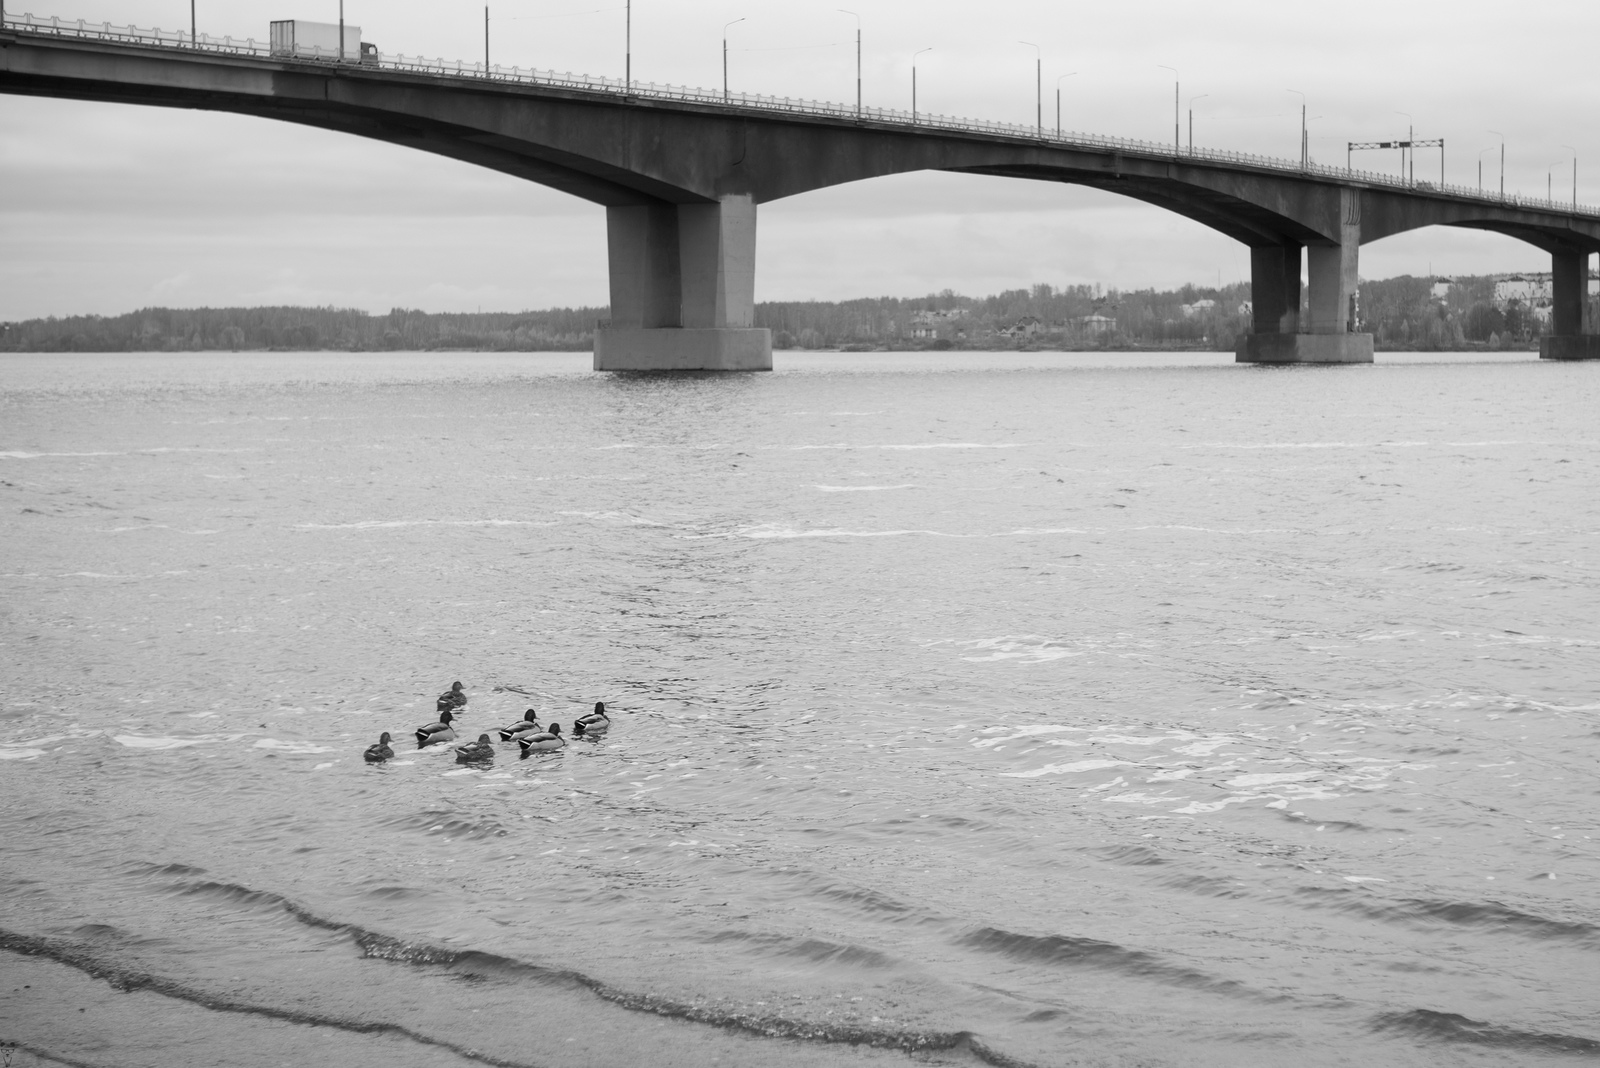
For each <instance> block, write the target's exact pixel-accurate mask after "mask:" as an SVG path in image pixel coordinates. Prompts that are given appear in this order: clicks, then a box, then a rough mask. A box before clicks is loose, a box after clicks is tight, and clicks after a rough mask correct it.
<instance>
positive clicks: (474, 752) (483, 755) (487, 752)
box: [456, 734, 494, 764]
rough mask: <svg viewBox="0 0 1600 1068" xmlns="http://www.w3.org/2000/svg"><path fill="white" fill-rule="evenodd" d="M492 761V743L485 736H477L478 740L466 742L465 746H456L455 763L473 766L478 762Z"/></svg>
mask: <svg viewBox="0 0 1600 1068" xmlns="http://www.w3.org/2000/svg"><path fill="white" fill-rule="evenodd" d="M493 759H494V743H493V742H491V741H490V740H489V736H488V735H487V734H480V735H478V740H477V741H475V742H468V743H467V744H466V745H458V746H456V763H457V764H473V763H476V762H477V761H480V760H493Z"/></svg>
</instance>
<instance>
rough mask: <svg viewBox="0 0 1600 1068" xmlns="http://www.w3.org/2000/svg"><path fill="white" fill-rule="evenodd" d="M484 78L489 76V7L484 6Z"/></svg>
mask: <svg viewBox="0 0 1600 1068" xmlns="http://www.w3.org/2000/svg"><path fill="white" fill-rule="evenodd" d="M483 76H484V77H485V78H487V77H488V76H489V5H488V4H484V5H483Z"/></svg>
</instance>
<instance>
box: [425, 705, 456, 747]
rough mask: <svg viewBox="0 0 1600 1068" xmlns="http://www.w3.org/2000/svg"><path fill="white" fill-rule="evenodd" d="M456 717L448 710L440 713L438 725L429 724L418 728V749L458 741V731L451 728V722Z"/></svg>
mask: <svg viewBox="0 0 1600 1068" xmlns="http://www.w3.org/2000/svg"><path fill="white" fill-rule="evenodd" d="M452 719H455V716H454V715H453V714H452V713H451V712H450V710H449V709H448V708H447V709H445V710H444V711H443V712H440V713H439V722H438V723H429V724H428V725H427V726H425V727H418V728H417V748H418V749H421V748H422V747H423V746H428V745H432V744H433V743H434V742H453V741H455V740H456V729H455V728H454V727H452V726H450V721H451V720H452Z"/></svg>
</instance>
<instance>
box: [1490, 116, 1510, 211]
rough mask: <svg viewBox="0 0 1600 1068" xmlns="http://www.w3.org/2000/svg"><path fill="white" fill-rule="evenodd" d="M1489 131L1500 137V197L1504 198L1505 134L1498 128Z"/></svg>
mask: <svg viewBox="0 0 1600 1068" xmlns="http://www.w3.org/2000/svg"><path fill="white" fill-rule="evenodd" d="M1489 132H1490V133H1492V134H1494V135H1495V136H1496V137H1498V138H1500V199H1501V200H1504V199H1505V198H1506V135H1505V134H1503V133H1501V132H1500V131H1499V130H1490V131H1489Z"/></svg>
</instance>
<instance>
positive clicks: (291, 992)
mask: <svg viewBox="0 0 1600 1068" xmlns="http://www.w3.org/2000/svg"><path fill="white" fill-rule="evenodd" d="M588 359H589V357H588V356H587V354H572V355H527V354H520V355H509V354H508V355H492V354H464V353H463V354H454V353H452V354H409V353H408V354H361V355H347V354H327V353H315V354H287V353H286V354H249V353H246V354H231V355H230V354H204V355H196V354H137V355H115V356H109V355H59V356H27V355H22V356H18V355H9V356H3V357H0V537H3V538H4V545H5V551H4V553H3V554H0V576H3V585H0V645H3V658H4V661H3V662H4V664H5V668H4V675H3V687H0V691H3V693H0V732H3V735H0V758H4V759H0V783H3V786H0V835H3V837H4V842H5V845H4V858H5V863H4V864H3V865H0V962H3V963H4V966H5V975H6V978H7V980H9V981H7V982H5V983H3V984H0V1043H4V1042H11V1043H15V1044H17V1045H18V1046H19V1047H20V1048H21V1051H20V1052H19V1053H18V1055H17V1056H18V1057H19V1058H20V1060H19V1063H30V1062H28V1061H27V1060H26V1058H28V1057H32V1058H34V1059H35V1061H36V1062H38V1063H65V1064H81V1065H96V1066H101V1065H104V1066H108V1068H109V1066H117V1068H127V1066H138V1065H152V1066H154V1065H160V1066H161V1068H182V1066H189V1065H194V1066H200V1065H213V1064H219V1063H226V1064H229V1065H235V1066H241V1065H242V1066H255V1065H261V1066H266V1065H283V1064H303V1063H337V1064H340V1065H344V1066H365V1065H373V1066H377V1065H392V1064H406V1065H466V1064H490V1065H503V1066H540V1068H610V1066H627V1065H642V1064H649V1065H652V1066H663V1065H683V1066H691V1065H692V1066H704V1065H710V1064H722V1065H729V1066H737V1065H754V1064H760V1065H763V1066H767V1065H773V1066H790V1065H795V1066H799V1065H858V1064H859V1065H898V1064H936V1065H942V1064H991V1065H997V1066H1017V1065H1037V1066H1044V1065H1065V1064H1073V1065H1096V1066H1099V1065H1105V1066H1133V1065H1144V1066H1178V1065H1182V1066H1217V1068H1221V1066H1237V1065H1258V1064H1259V1065H1268V1064H1272V1065H1281V1064H1289V1063H1293V1064H1296V1065H1299V1066H1304V1068H1313V1066H1324V1065H1326V1066H1332V1065H1370V1064H1383V1065H1386V1066H1396V1065H1400V1066H1405V1065H1418V1066H1424V1065H1425V1066H1441V1068H1443V1066H1457V1065H1485V1066H1489V1065H1494V1066H1501V1065H1506V1064H1539V1063H1547V1062H1548V1063H1552V1064H1553V1063H1566V1062H1569V1061H1571V1060H1572V1058H1573V1057H1575V1056H1576V1057H1578V1058H1580V1059H1581V1058H1583V1057H1589V1058H1594V1057H1597V1056H1600V1024H1597V1023H1596V992H1597V991H1600V895H1597V892H1596V889H1595V887H1596V880H1597V877H1600V863H1597V849H1596V844H1597V843H1596V841H1595V839H1596V837H1600V821H1597V819H1596V793H1597V790H1600V787H1597V781H1596V775H1595V767H1596V763H1597V759H1600V695H1597V692H1596V682H1597V679H1600V670H1597V669H1600V613H1597V611H1596V604H1597V603H1600V596H1597V595H1600V589H1597V587H1600V554H1597V545H1600V494H1597V492H1596V487H1597V486H1600V448H1597V446H1600V428H1597V426H1596V422H1595V420H1596V415H1595V413H1596V412H1597V411H1600V367H1596V366H1591V365H1584V364H1573V365H1551V364H1542V363H1540V362H1539V361H1538V360H1536V359H1533V358H1531V357H1529V356H1528V355H1526V354H1520V353H1512V354H1492V355H1441V356H1423V355H1412V356H1406V355H1399V354H1396V355H1389V354H1384V355H1380V357H1379V361H1378V363H1376V364H1374V365H1372V366H1365V367H1324V368H1311V367H1306V368H1259V367H1242V366H1235V365H1233V364H1232V363H1231V362H1229V361H1230V358H1229V357H1227V356H1223V355H1217V354H1156V355H1119V354H1099V355H1092V354H1052V353H1031V354H1017V353H1010V354H994V353H991V354H984V353H916V354H803V353H779V354H778V359H777V362H778V365H779V370H778V371H776V372H774V373H772V374H755V375H715V374H708V375H684V376H606V375H597V374H594V373H592V372H590V371H589V370H588V369H587V365H588ZM456 680H460V681H462V682H463V683H464V686H465V690H466V692H467V694H468V695H469V698H470V700H469V703H468V705H467V706H466V708H465V710H464V712H463V714H462V715H461V717H460V719H459V722H458V726H460V727H461V730H462V734H463V737H464V738H466V739H473V738H476V737H477V736H478V735H479V734H480V733H482V732H489V731H493V730H494V729H495V728H498V727H500V726H502V725H505V724H507V723H510V722H513V721H515V720H517V719H518V718H520V715H521V713H522V712H523V711H524V710H525V709H527V708H533V709H536V710H537V713H538V715H539V717H540V720H541V722H548V721H551V720H554V721H558V722H560V723H562V724H563V726H564V727H566V728H568V733H569V734H570V724H571V722H572V720H573V719H574V718H575V717H577V716H579V715H581V714H583V713H585V712H587V711H588V710H589V709H590V708H592V706H593V704H594V702H596V701H603V702H605V704H606V707H607V709H608V710H609V712H610V715H611V716H612V718H613V720H614V726H613V727H612V729H611V730H610V731H609V733H606V734H604V735H602V736H600V737H598V738H594V737H586V738H581V739H573V740H572V742H571V744H569V745H567V746H566V747H565V748H564V749H561V750H558V751H554V752H534V753H531V754H529V755H528V756H527V757H526V758H525V759H524V758H523V757H522V755H521V753H520V752H519V750H518V748H517V747H516V746H515V745H514V744H502V743H496V748H497V752H496V755H495V757H494V759H493V761H492V762H491V763H489V764H488V765H485V766H479V765H464V764H458V763H457V761H456V759H455V757H454V754H453V752H452V750H451V748H450V747H448V746H441V747H431V748H428V749H424V750H421V751H418V750H417V749H416V748H415V742H414V741H412V740H411V734H412V731H413V730H414V729H415V728H416V727H418V726H419V725H422V724H425V723H429V722H432V720H433V719H434V697H435V695H436V694H438V693H439V692H440V691H441V690H444V689H445V688H447V687H448V686H449V685H450V684H451V683H452V682H454V681H456ZM382 731H389V732H391V733H392V734H393V735H394V737H395V739H396V741H395V748H396V756H395V758H394V759H392V760H390V761H388V762H387V763H384V764H381V765H369V764H367V763H366V762H365V761H364V760H363V759H362V751H363V750H364V749H365V748H366V747H367V746H368V745H370V744H372V743H373V742H375V741H376V740H377V738H378V735H379V733H380V732H382Z"/></svg>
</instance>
